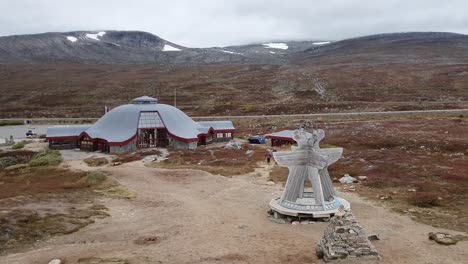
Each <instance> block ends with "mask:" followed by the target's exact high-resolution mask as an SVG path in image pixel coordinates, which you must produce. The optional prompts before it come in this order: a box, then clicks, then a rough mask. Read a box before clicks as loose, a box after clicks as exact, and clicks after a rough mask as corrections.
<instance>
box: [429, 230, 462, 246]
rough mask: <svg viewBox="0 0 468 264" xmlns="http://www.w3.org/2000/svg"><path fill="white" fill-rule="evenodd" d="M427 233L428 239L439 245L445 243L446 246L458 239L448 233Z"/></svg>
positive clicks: (453, 243)
mask: <svg viewBox="0 0 468 264" xmlns="http://www.w3.org/2000/svg"><path fill="white" fill-rule="evenodd" d="M428 235H429V240H434V241H435V242H437V243H438V244H441V245H446V246H449V245H455V244H456V243H457V242H458V239H456V238H455V237H453V236H452V235H450V234H448V233H443V232H437V233H433V232H430V233H429V234H428Z"/></svg>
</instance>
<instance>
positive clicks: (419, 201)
mask: <svg viewBox="0 0 468 264" xmlns="http://www.w3.org/2000/svg"><path fill="white" fill-rule="evenodd" d="M408 202H409V203H410V204H411V205H415V206H418V207H434V206H439V205H440V201H439V199H438V196H437V195H436V194H434V193H431V192H416V193H414V194H413V195H411V196H410V197H409V198H408Z"/></svg>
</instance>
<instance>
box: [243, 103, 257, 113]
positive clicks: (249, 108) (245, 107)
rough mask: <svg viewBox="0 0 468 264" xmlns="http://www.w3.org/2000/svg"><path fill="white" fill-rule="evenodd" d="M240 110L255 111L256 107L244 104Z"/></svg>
mask: <svg viewBox="0 0 468 264" xmlns="http://www.w3.org/2000/svg"><path fill="white" fill-rule="evenodd" d="M242 110H243V111H244V113H252V112H255V111H256V110H257V108H256V107H255V106H253V105H246V106H244V109H242Z"/></svg>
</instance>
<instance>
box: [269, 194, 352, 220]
mask: <svg viewBox="0 0 468 264" xmlns="http://www.w3.org/2000/svg"><path fill="white" fill-rule="evenodd" d="M299 200H300V202H301V203H292V202H289V201H282V202H280V198H279V197H278V198H276V199H272V200H271V201H270V208H271V210H273V211H274V212H277V213H279V214H282V215H289V216H295V217H299V216H303V217H312V218H324V217H331V216H332V215H334V214H335V213H336V212H338V209H339V208H340V206H343V207H344V208H345V209H347V210H349V209H350V204H349V202H348V201H346V200H345V199H343V198H339V197H334V199H333V200H332V201H329V202H326V203H325V205H323V206H322V205H315V204H314V200H313V199H310V198H309V199H308V198H304V199H298V201H299Z"/></svg>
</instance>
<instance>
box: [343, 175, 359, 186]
mask: <svg viewBox="0 0 468 264" xmlns="http://www.w3.org/2000/svg"><path fill="white" fill-rule="evenodd" d="M339 181H340V182H341V183H345V184H351V183H355V182H357V180H356V178H354V177H352V176H350V175H349V174H345V175H344V176H343V177H341V178H340V179H339Z"/></svg>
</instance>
